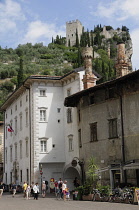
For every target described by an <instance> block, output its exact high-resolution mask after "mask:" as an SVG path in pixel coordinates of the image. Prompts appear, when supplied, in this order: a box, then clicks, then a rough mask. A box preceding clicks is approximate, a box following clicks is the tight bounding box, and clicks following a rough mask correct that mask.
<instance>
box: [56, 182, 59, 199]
mask: <svg viewBox="0 0 139 210" xmlns="http://www.w3.org/2000/svg"><path fill="white" fill-rule="evenodd" d="M55 195H56V198H58V195H59V187H58V181H57V180H55Z"/></svg>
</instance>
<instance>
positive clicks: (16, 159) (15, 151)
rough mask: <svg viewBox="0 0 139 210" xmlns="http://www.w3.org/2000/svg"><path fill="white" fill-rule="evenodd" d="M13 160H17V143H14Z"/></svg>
mask: <svg viewBox="0 0 139 210" xmlns="http://www.w3.org/2000/svg"><path fill="white" fill-rule="evenodd" d="M15 160H17V143H15Z"/></svg>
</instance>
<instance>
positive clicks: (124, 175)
mask: <svg viewBox="0 0 139 210" xmlns="http://www.w3.org/2000/svg"><path fill="white" fill-rule="evenodd" d="M119 97H120V113H121V130H122V167H123V165H124V164H125V137H124V119H123V98H122V95H121V94H119ZM123 179H124V182H125V183H127V174H126V170H124V171H123Z"/></svg>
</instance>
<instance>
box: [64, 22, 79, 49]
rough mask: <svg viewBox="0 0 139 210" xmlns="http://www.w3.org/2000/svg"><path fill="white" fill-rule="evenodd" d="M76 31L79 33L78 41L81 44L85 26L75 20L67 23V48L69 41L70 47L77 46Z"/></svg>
mask: <svg viewBox="0 0 139 210" xmlns="http://www.w3.org/2000/svg"><path fill="white" fill-rule="evenodd" d="M76 29H77V32H78V39H79V43H80V38H81V35H82V29H83V26H82V24H81V22H80V21H79V20H73V21H69V22H66V46H67V47H68V44H69V40H70V46H73V45H75V43H76Z"/></svg>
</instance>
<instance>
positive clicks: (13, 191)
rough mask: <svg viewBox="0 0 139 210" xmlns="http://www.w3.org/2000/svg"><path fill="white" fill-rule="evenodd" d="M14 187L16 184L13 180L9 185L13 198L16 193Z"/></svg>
mask: <svg viewBox="0 0 139 210" xmlns="http://www.w3.org/2000/svg"><path fill="white" fill-rule="evenodd" d="M16 189H17V186H16V184H15V182H13V184H12V186H11V190H12V193H13V198H14V196H15V194H16Z"/></svg>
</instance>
